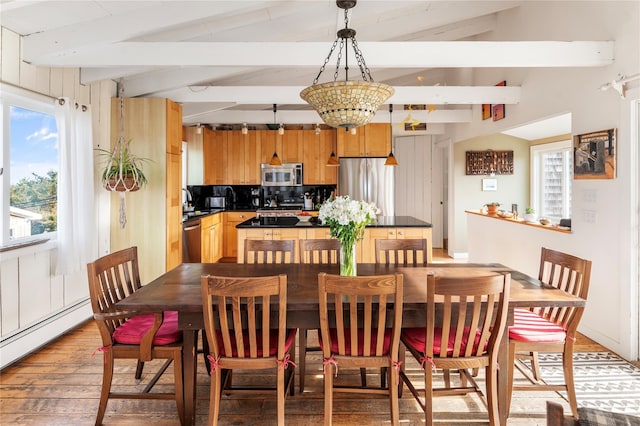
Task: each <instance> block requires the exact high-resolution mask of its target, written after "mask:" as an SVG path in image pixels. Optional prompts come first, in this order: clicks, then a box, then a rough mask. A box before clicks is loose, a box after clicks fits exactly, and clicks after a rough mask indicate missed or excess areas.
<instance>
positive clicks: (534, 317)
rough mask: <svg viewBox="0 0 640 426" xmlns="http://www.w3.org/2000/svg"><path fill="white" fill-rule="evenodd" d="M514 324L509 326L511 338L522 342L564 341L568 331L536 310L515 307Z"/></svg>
mask: <svg viewBox="0 0 640 426" xmlns="http://www.w3.org/2000/svg"><path fill="white" fill-rule="evenodd" d="M513 316H514V324H513V325H512V326H510V327H509V338H510V339H514V340H519V341H522V342H538V343H545V342H548V343H551V342H564V340H565V338H566V337H567V332H566V330H565V329H564V328H562V327H561V326H559V325H557V324H555V323H553V322H551V321H548V320H546V319H544V318H542V317H541V316H540V315H538V314H536V313H535V312H531V311H528V310H525V309H514V310H513Z"/></svg>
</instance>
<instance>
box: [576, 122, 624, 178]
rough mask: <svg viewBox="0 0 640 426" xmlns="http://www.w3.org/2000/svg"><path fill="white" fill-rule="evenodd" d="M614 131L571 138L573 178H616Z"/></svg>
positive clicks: (601, 131)
mask: <svg viewBox="0 0 640 426" xmlns="http://www.w3.org/2000/svg"><path fill="white" fill-rule="evenodd" d="M616 148H617V147H616V129H608V130H600V131H598V132H591V133H585V134H582V135H575V136H574V137H573V164H574V166H573V178H574V179H614V178H615V177H616V151H617V149H616Z"/></svg>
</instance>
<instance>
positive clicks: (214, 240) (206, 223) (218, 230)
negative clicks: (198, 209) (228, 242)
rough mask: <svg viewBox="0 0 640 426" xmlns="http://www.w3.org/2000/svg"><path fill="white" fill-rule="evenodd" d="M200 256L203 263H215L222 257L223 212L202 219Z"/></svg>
mask: <svg viewBox="0 0 640 426" xmlns="http://www.w3.org/2000/svg"><path fill="white" fill-rule="evenodd" d="M200 226H201V232H202V236H201V240H200V241H201V242H200V257H201V259H202V260H201V262H202V263H214V262H217V261H219V260H220V259H221V258H222V240H223V227H222V214H219V213H218V214H212V215H210V216H205V217H204V218H202V220H201V221H200Z"/></svg>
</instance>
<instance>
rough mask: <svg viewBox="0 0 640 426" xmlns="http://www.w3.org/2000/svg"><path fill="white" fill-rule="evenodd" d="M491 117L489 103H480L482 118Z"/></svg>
mask: <svg viewBox="0 0 640 426" xmlns="http://www.w3.org/2000/svg"><path fill="white" fill-rule="evenodd" d="M489 118H491V104H482V119H483V120H488V119H489Z"/></svg>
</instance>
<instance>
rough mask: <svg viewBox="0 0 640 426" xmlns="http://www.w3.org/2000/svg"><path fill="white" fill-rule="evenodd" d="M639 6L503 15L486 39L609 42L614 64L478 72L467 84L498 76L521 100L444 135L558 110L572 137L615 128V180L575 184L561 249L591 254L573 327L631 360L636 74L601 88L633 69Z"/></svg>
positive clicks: (566, 5)
mask: <svg viewBox="0 0 640 426" xmlns="http://www.w3.org/2000/svg"><path fill="white" fill-rule="evenodd" d="M639 9H640V4H639V3H638V2H636V1H633V2H632V1H623V2H605V1H603V2H555V1H554V2H524V4H523V5H522V6H521V7H520V8H518V9H516V10H514V11H511V12H509V13H504V14H501V15H500V16H499V18H498V23H499V30H498V31H496V32H495V34H492V37H489V39H491V38H495V39H505V40H509V39H511V40H567V41H570V40H613V41H614V42H615V62H614V63H613V64H612V65H610V66H606V67H598V68H581V69H535V68H530V69H483V70H479V71H478V72H477V73H476V75H475V81H474V83H475V84H495V83H497V82H498V81H500V80H506V81H507V84H508V85H518V86H521V87H522V100H521V103H520V104H519V105H513V106H511V105H508V106H507V111H506V118H505V119H504V120H500V121H497V122H493V121H490V120H486V121H482V120H481V119H480V107H477V108H476V110H477V111H475V112H474V118H475V119H474V121H473V123H471V124H470V125H457V126H455V128H454V129H452V132H451V135H450V136H451V137H452V139H453V140H454V141H455V142H460V141H464V140H467V139H471V138H473V137H476V136H478V135H487V134H493V133H496V132H499V131H501V130H504V129H508V128H511V127H515V126H517V125H522V124H525V123H529V122H532V121H536V120H538V119H540V118H544V117H549V116H554V115H558V114H561V113H566V112H570V113H571V114H572V131H573V133H574V134H581V133H587V132H591V131H597V130H603V129H609V128H617V129H618V145H617V148H618V152H617V172H618V173H617V177H616V178H615V179H613V180H577V181H574V182H573V198H572V202H573V217H572V225H573V229H572V231H573V233H572V235H571V238H570V241H571V244H570V246H569V247H568V250H567V251H569V252H571V253H572V254H574V255H577V256H580V257H584V258H588V259H591V260H593V271H592V278H591V279H592V282H591V288H590V294H589V299H590V301H591V302H590V303H588V305H587V309H586V312H585V316H584V318H583V320H582V322H581V326H580V331H581V332H582V333H584V334H586V335H587V336H589V337H590V338H592V339H594V340H596V341H597V342H598V343H601V344H602V345H604V346H606V347H608V348H610V349H612V350H614V351H616V352H617V353H619V354H620V355H622V356H624V357H626V358H629V359H636V358H637V347H638V337H637V334H638V332H637V328H638V313H637V305H638V295H637V291H638V275H637V262H638V247H637V243H636V242H635V240H636V239H637V235H638V228H637V220H638V219H637V215H638V189H637V187H638V183H637V179H638V177H637V173H636V172H635V169H636V168H637V167H638V164H637V161H638V160H637V158H638V154H637V149H638V141H637V137H636V139H635V140H632V139H631V138H632V134H631V133H630V116H631V99H634V98H635V99H638V97H639V96H640V94H639V90H637V89H634V87H638V86H637V83H638V82H637V81H636V82H635V84H629V87H630V89H631V90H629V91H628V93H627V99H622V98H621V97H620V96H619V95H618V94H617V93H616V92H614V91H601V90H599V87H600V86H601V85H602V84H604V83H606V82H609V81H611V80H613V79H614V78H616V77H617V76H618V75H619V74H623V75H627V76H628V75H633V74H636V73H638V72H639V70H640V58H639V55H640V54H639V52H640V44H639V40H638V38H639V37H638V29H639V28H640V18H639V14H640V10H639ZM541 23H544V24H542V25H541ZM634 137H635V136H634ZM460 179H462V176H461V175H460V174H459V173H458V174H455V175H454V176H453V177H452V180H453V187H454V191H455V194H454V197H455V200H456V202H454V203H452V206H451V208H452V209H456V210H455V211H456V213H458V212H459V205H456V203H459V200H460V199H462V198H463V197H464V194H461V193H459V191H458V184H457V183H458V181H459V180H460ZM590 217H592V218H593V220H592V221H591V220H590V219H589V218H590ZM456 218H457V215H456ZM452 228H453V229H456V235H452V236H450V238H451V239H452V240H453V241H454V243H453V244H455V245H456V247H458V246H457V242H456V241H457V240H458V239H463V238H464V236H462V235H460V233H459V232H458V231H457V229H458V228H457V227H456V226H455V225H453V227H450V229H452ZM540 243H542V240H534V241H524V240H523V241H517V240H516V241H513V243H512V244H513V245H514V247H518V246H524V245H531V246H533V245H535V246H539V244H540ZM550 247H551V248H554V247H552V246H550ZM458 249H461V248H460V247H458ZM538 249H539V247H538ZM533 251H536V250H533ZM536 252H537V251H536ZM502 260H503V259H499V258H497V259H495V261H498V262H500V261H502ZM595 301H597V302H595Z"/></svg>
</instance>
